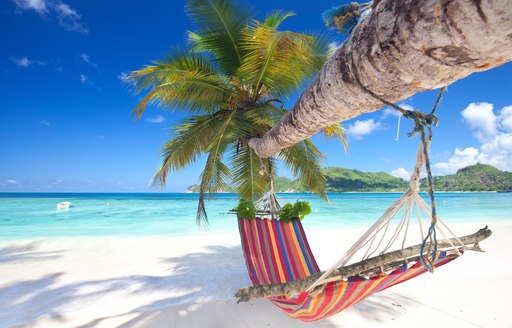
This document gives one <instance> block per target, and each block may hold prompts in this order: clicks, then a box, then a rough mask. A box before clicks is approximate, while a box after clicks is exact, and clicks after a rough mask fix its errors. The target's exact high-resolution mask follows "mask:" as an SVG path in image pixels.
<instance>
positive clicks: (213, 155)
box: [196, 110, 237, 225]
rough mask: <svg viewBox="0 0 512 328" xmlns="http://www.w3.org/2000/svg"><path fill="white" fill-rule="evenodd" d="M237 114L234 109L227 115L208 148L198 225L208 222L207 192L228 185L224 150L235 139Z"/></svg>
mask: <svg viewBox="0 0 512 328" xmlns="http://www.w3.org/2000/svg"><path fill="white" fill-rule="evenodd" d="M236 114H237V112H236V111H235V110H233V111H230V112H229V113H228V114H227V115H226V116H225V118H224V119H223V121H222V124H221V125H220V126H219V127H218V128H217V130H216V131H215V134H214V135H213V137H212V138H211V140H210V143H209V145H208V148H207V149H206V151H207V152H208V159H207V160H206V165H205V168H204V170H203V173H202V174H201V183H200V184H199V205H198V209H197V217H196V221H197V223H198V225H200V224H201V223H208V216H207V214H206V210H205V206H204V198H205V194H206V193H208V194H210V193H214V192H217V191H220V190H223V189H225V188H227V187H228V183H229V181H230V171H229V168H228V167H227V166H226V165H225V164H224V163H223V162H222V158H223V154H224V152H226V151H227V149H228V147H229V145H230V144H232V143H233V141H234V140H233V138H232V128H233V123H234V118H235V117H236Z"/></svg>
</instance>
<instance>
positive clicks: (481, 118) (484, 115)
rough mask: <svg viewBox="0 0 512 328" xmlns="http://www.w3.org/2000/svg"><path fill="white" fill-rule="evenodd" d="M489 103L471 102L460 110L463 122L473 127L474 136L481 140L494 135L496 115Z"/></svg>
mask: <svg viewBox="0 0 512 328" xmlns="http://www.w3.org/2000/svg"><path fill="white" fill-rule="evenodd" d="M493 108H494V106H493V105H492V104H489V103H485V102H482V103H471V104H469V106H468V107H466V108H465V109H464V110H463V111H462V112H461V114H462V117H463V118H464V120H465V122H466V123H467V124H468V125H469V127H470V128H471V129H473V131H474V134H475V137H476V138H477V139H478V140H479V141H480V142H483V141H485V140H488V139H489V138H492V137H493V136H494V135H496V132H497V131H496V129H497V124H496V123H497V117H496V115H495V114H494V111H493Z"/></svg>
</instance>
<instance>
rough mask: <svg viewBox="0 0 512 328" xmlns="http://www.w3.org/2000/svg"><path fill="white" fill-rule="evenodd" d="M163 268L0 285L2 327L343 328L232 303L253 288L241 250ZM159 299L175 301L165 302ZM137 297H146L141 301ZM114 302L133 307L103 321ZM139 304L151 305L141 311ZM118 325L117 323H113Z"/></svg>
mask: <svg viewBox="0 0 512 328" xmlns="http://www.w3.org/2000/svg"><path fill="white" fill-rule="evenodd" d="M0 254H1V256H2V257H0V258H1V259H4V261H16V259H15V256H16V254H20V255H21V257H22V258H23V259H24V260H25V261H33V260H36V261H39V260H40V259H38V258H37V256H36V254H38V255H40V256H43V257H44V256H46V257H45V258H44V260H45V261H50V262H51V261H52V260H53V259H55V256H57V255H55V254H46V255H45V254H44V253H38V252H37V250H36V249H35V247H32V248H30V249H28V250H23V249H18V250H16V249H3V250H0ZM10 257H13V258H12V259H9V258H10ZM6 259H7V260H6ZM161 261H162V262H163V263H165V265H166V266H167V270H166V271H167V273H166V274H164V275H161V276H154V275H133V276H126V277H116V278H112V279H105V280H90V281H82V282H80V283H75V284H65V283H63V282H62V279H60V278H61V277H62V276H63V275H64V274H65V273H64V272H55V273H53V274H49V275H47V276H44V277H42V278H39V279H34V280H29V281H16V282H15V283H12V284H10V285H6V286H5V285H4V286H3V287H2V288H0V323H1V324H0V326H2V327H12V326H18V325H30V324H34V323H35V322H37V321H38V320H39V319H41V318H43V319H44V320H48V318H50V320H53V322H55V323H58V322H59V321H61V320H63V319H62V318H64V317H65V316H66V312H72V311H73V309H77V308H80V309H81V311H87V312H86V313H87V314H88V315H90V317H91V319H92V318H97V319H93V320H91V321H89V322H87V323H86V324H82V325H81V326H80V327H82V328H86V327H97V326H99V325H102V326H121V327H125V328H126V327H134V326H137V327H142V326H148V325H154V326H156V327H193V326H194V325H197V326H200V327H266V326H277V325H281V326H282V325H283V322H285V325H286V326H287V327H306V326H307V327H344V326H340V325H339V324H336V325H335V324H333V323H330V322H329V321H321V322H317V323H313V324H311V323H303V322H300V321H295V320H292V319H288V318H287V317H286V316H285V315H284V314H283V313H281V312H280V311H279V310H278V309H277V308H276V307H274V306H273V305H272V304H271V303H270V302H268V301H267V300H258V301H255V302H249V303H244V304H236V300H235V298H234V296H233V293H234V291H235V290H236V289H237V288H239V287H242V286H246V285H248V284H250V281H249V279H248V277H247V272H246V269H245V265H244V259H243V255H242V251H241V249H240V248H239V247H221V246H212V247H208V248H205V250H204V251H202V252H197V253H191V254H187V255H186V256H181V257H171V258H163V259H161ZM0 264H2V263H1V262H0ZM91 266H92V267H93V266H94V263H91ZM114 294H115V295H114ZM148 294H149V295H150V297H148ZM162 294H168V295H173V296H172V297H162ZM138 295H141V296H144V297H140V298H138V297H137V296H138ZM113 297H114V299H118V297H125V298H126V299H128V298H132V300H131V302H123V303H122V304H119V306H118V307H113V308H114V309H115V310H114V311H116V314H115V315H112V316H110V315H109V316H104V312H101V311H103V308H102V307H105V306H107V305H111V303H109V302H110V301H109V300H112V299H113ZM142 299H146V300H147V299H152V301H150V302H147V303H146V304H140V302H141V300H142ZM130 304H131V305H130ZM134 304H137V305H136V306H133V305H134ZM349 311H357V312H360V313H361V315H362V316H364V317H365V319H367V320H368V319H370V320H374V321H376V322H379V321H380V320H382V319H387V320H389V318H390V317H393V316H395V315H398V314H399V313H400V312H401V311H402V309H401V307H400V306H399V305H397V306H393V305H392V301H391V299H387V297H386V296H384V295H379V296H375V297H374V298H370V299H367V300H365V301H363V302H361V303H359V304H358V305H356V306H355V307H354V308H352V309H350V310H349ZM101 313H103V314H101ZM339 315H343V314H339ZM115 319H117V322H120V324H115V325H114V324H110V323H111V322H114V321H115ZM345 327H348V326H345Z"/></svg>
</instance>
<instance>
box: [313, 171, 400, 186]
mask: <svg viewBox="0 0 512 328" xmlns="http://www.w3.org/2000/svg"><path fill="white" fill-rule="evenodd" d="M323 172H324V174H325V177H326V178H327V190H328V191H332V192H348V191H352V192H354V191H355V192H357V191H359V192H364V191H401V190H405V189H406V188H407V186H408V185H409V184H408V182H407V181H405V180H403V179H400V178H396V177H394V176H391V175H389V174H387V173H384V172H362V171H359V170H350V169H345V168H341V167H328V168H325V169H324V170H323Z"/></svg>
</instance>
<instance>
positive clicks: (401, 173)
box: [391, 167, 411, 180]
mask: <svg viewBox="0 0 512 328" xmlns="http://www.w3.org/2000/svg"><path fill="white" fill-rule="evenodd" d="M391 175H392V176H394V177H397V178H401V179H404V180H409V179H410V178H411V173H409V172H408V171H407V170H406V169H404V168H403V167H399V168H397V169H394V170H392V171H391Z"/></svg>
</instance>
